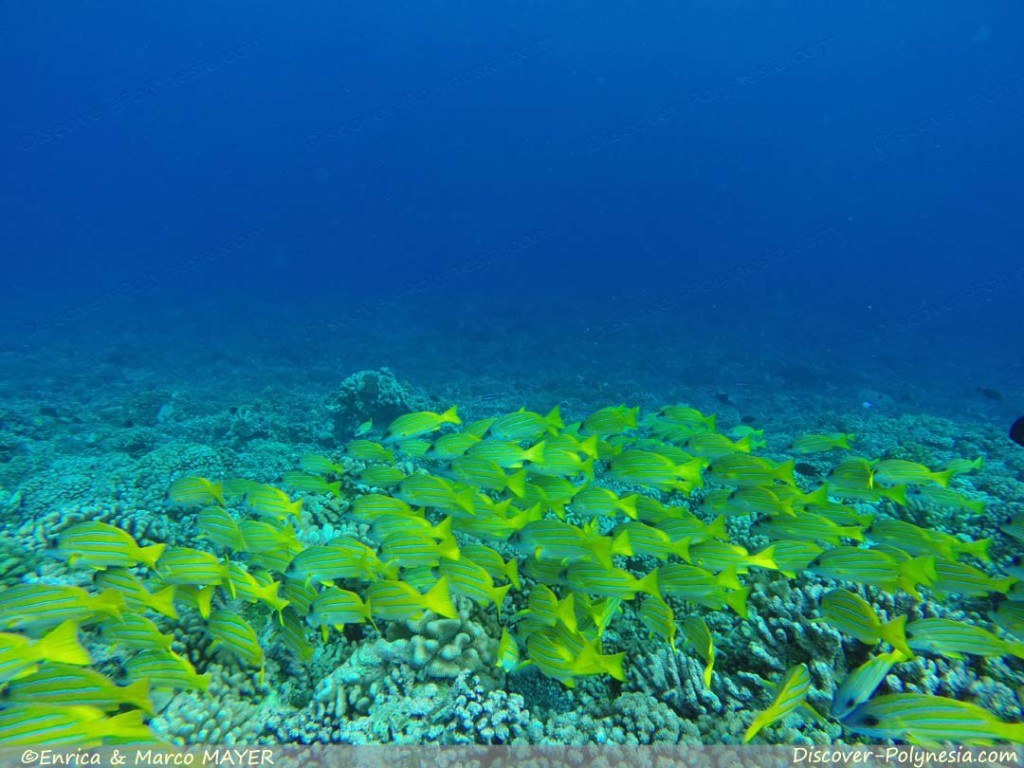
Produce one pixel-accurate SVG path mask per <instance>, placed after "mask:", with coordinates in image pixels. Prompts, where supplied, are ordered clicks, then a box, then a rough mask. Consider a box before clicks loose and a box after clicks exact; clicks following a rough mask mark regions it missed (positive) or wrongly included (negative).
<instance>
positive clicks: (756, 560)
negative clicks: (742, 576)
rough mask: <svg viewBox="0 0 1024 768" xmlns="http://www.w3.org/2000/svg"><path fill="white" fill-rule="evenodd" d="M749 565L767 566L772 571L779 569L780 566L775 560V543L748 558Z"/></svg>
mask: <svg viewBox="0 0 1024 768" xmlns="http://www.w3.org/2000/svg"><path fill="white" fill-rule="evenodd" d="M747 565H753V566H756V567H758V568H767V569H768V570H770V571H777V570H779V566H778V565H777V564H776V562H775V545H774V544H773V545H772V546H770V547H768V548H767V549H762V550H761V551H760V552H758V553H756V554H753V555H751V556H750V557H749V558H748V559H747Z"/></svg>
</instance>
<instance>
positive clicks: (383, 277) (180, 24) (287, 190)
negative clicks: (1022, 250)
mask: <svg viewBox="0 0 1024 768" xmlns="http://www.w3.org/2000/svg"><path fill="white" fill-rule="evenodd" d="M1019 13H1020V11H1019V9H1017V8H1016V7H1015V6H1014V5H1012V4H1009V3H998V2H994V3H971V4H966V3H964V4H947V5H944V6H942V7H939V8H936V7H934V6H927V7H925V6H918V5H916V4H902V5H901V6H900V7H898V8H893V7H892V6H891V4H887V3H868V4H862V5H860V6H858V7H857V8H850V7H848V6H846V5H845V4H841V3H821V4H817V5H816V7H815V8H814V9H813V10H811V9H801V10H799V11H798V10H794V9H793V8H792V7H791V6H789V5H787V4H782V3H761V4H757V5H756V6H752V5H749V4H745V3H735V2H734V3H725V4H698V3H655V4H651V5H649V6H645V7H643V8H633V7H630V8H623V7H618V6H614V5H609V6H608V7H604V8H602V7H594V6H593V5H592V4H589V3H560V4H558V5H557V7H551V6H549V5H547V4H542V3H515V4H512V3H508V4H503V3H498V4H487V5H486V6H484V5H480V6H473V5H470V4H452V3H434V2H425V3H415V4H391V3H384V4H374V5H373V6H371V7H357V6H356V5H355V4H349V3H342V4H337V5H334V4H310V5H309V6H306V7H303V8H302V9H298V10H296V9H291V8H287V9H286V8H283V7H279V6H277V5H275V4H269V3H266V4H264V3H256V4H246V5H244V6H243V5H241V4H232V3H217V4H213V5H212V6H210V7H207V8H204V9H202V10H200V9H198V8H196V7H192V8H185V9H181V8H175V7H172V6H169V5H165V4H146V5H144V6H138V5H132V4H114V5H111V6H108V7H107V8H106V10H105V11H104V12H102V13H98V12H97V11H96V9H95V8H92V7H88V8H86V7H84V6H77V5H75V4H72V3H68V4H60V5H57V6H53V5H48V6H46V7H45V8H44V7H37V6H33V5H24V4H23V5H21V6H18V7H15V6H12V7H10V8H8V9H7V11H6V14H5V15H6V16H7V22H6V23H5V24H4V28H5V30H6V31H5V32H4V33H3V37H4V45H3V46H2V51H3V53H2V54H0V56H2V62H0V63H2V65H3V67H4V70H5V71H7V72H8V73H10V75H11V76H10V77H9V78H8V87H7V89H6V91H7V95H6V98H5V102H6V104H5V108H6V111H7V119H6V120H4V122H3V128H2V130H3V134H4V135H3V136H2V146H3V148H4V150H3V152H4V161H3V167H4V186H5V188H6V193H7V194H6V195H5V198H6V204H5V205H4V206H3V211H2V214H0V215H2V217H3V218H2V229H3V232H4V244H5V245H4V250H5V258H4V262H5V282H6V285H7V291H6V295H7V298H6V301H5V302H4V306H3V308H2V311H3V314H4V327H5V329H6V330H7V331H8V332H9V333H8V334H7V337H8V338H9V339H11V340H13V341H14V342H15V343H16V344H21V345H25V346H29V347H33V346H38V345H40V344H45V343H47V340H48V339H50V338H54V339H56V338H60V337H61V336H62V335H63V334H82V335H85V336H86V337H88V338H90V339H92V340H94V341H95V340H96V339H97V338H99V337H103V336H104V335H107V334H108V333H109V332H110V330H109V329H112V328H118V329H121V330H122V332H124V333H126V334H127V335H128V341H129V342H130V340H131V339H130V337H131V335H132V333H138V334H140V335H139V338H138V341H139V342H140V343H141V344H142V345H143V346H150V345H148V344H146V343H145V337H144V334H146V333H154V334H159V335H160V336H161V338H162V341H161V346H167V345H171V346H174V347H180V350H181V351H180V352H179V354H180V355H182V356H185V357H182V361H183V364H184V363H185V362H186V361H187V350H188V349H189V348H190V347H209V346H211V345H214V344H218V343H221V344H229V343H230V342H229V341H228V340H229V339H232V338H234V339H240V340H242V341H244V340H245V339H246V338H247V337H251V336H252V335H253V334H255V333H256V330H255V329H256V328H258V327H260V326H261V324H263V323H265V324H266V328H267V329H266V331H265V332H266V333H268V334H271V335H274V336H275V337H276V340H277V342H278V343H281V344H284V345H286V346H287V345H292V346H295V345H302V344H310V345H312V346H310V347H309V348H308V349H309V351H310V353H311V354H312V353H314V350H319V352H317V354H320V353H327V354H330V350H331V349H332V348H333V347H334V346H335V345H336V344H338V343H341V342H340V341H339V338H340V337H341V336H346V335H349V334H351V335H352V336H353V337H356V338H358V336H359V335H360V334H361V332H362V331H363V330H365V329H366V326H373V329H372V330H373V332H374V334H375V338H376V347H375V350H374V352H373V353H372V354H368V355H367V358H368V362H372V360H371V359H370V358H376V359H377V360H379V361H380V362H382V363H384V362H390V363H392V364H396V363H395V361H394V360H393V359H391V360H389V359H388V358H389V357H390V355H389V354H388V351H387V344H388V343H390V342H392V341H393V342H395V343H396V344H401V343H402V341H403V337H405V336H406V335H409V334H411V335H414V336H416V335H421V334H422V335H424V336H425V337H429V339H430V341H429V346H430V349H429V350H423V352H424V353H425V354H429V355H431V356H434V357H436V358H438V359H444V360H447V361H452V360H453V359H454V358H457V359H458V361H457V364H460V365H467V366H469V367H472V366H473V364H474V360H478V361H479V362H480V363H485V362H487V363H494V364H496V365H506V366H510V367H528V366H531V365H534V364H536V363H537V362H539V361H538V359H537V358H536V357H535V356H536V355H541V356H542V357H541V360H543V361H544V362H545V363H546V364H551V365H557V364H558V361H559V360H561V359H563V358H564V356H565V355H572V354H574V353H578V354H580V355H582V356H584V357H586V358H593V360H594V363H595V370H601V371H603V372H604V375H606V376H608V377H610V378H614V377H615V376H616V375H617V374H618V373H619V372H620V371H621V369H622V368H623V367H624V366H631V365H636V364H637V360H636V359H634V358H635V356H637V353H642V354H640V355H639V356H640V357H643V358H645V359H646V364H648V365H650V366H652V367H653V368H654V369H655V370H656V369H657V367H658V365H659V363H660V362H670V361H678V360H679V359H680V358H687V359H688V360H690V362H691V363H692V362H693V358H695V357H699V356H700V355H701V354H704V353H706V352H711V353H714V354H726V355H727V356H728V357H730V358H731V359H733V360H734V361H735V363H736V366H737V367H739V368H744V367H749V368H750V369H751V370H753V369H755V368H760V367H766V368H768V369H771V368H772V366H774V365H779V364H783V363H784V362H792V363H794V364H801V365H810V366H813V367H815V368H816V369H820V371H821V373H822V375H834V376H836V377H838V378H844V377H863V378H864V379H865V381H869V382H871V383H872V384H873V385H874V386H876V387H878V386H880V385H881V384H882V383H884V382H885V381H887V380H890V377H892V376H900V377H903V382H902V383H903V386H904V387H905V388H906V389H909V390H918V391H919V394H921V395H923V394H924V393H926V392H939V391H941V392H942V394H943V395H944V396H946V397H947V398H948V399H949V400H950V401H951V403H952V407H954V408H955V407H956V405H955V401H956V400H957V399H958V398H959V397H966V396H969V394H970V393H971V392H973V388H974V387H976V386H987V387H993V388H997V389H1000V390H1006V391H1007V392H1011V391H1013V392H1016V393H1017V396H1018V398H1019V393H1020V376H1021V368H1020V366H1021V362H1022V361H1021V350H1022V349H1024V344H1022V338H1021V334H1022V333H1024V331H1022V328H1024V324H1022V323H1020V322H1019V317H1018V313H1019V297H1020V295H1021V286H1022V284H1024V276H1022V274H1021V268H1020V265H1019V254H1018V249H1019V246H1018V245H1017V244H1018V243H1019V242H1020V241H1022V240H1024V237H1022V235H1021V232H1020V231H1019V230H1020V227H1021V226H1022V225H1021V223H1020V217H1019V216H1018V215H1017V212H1018V210H1019V208H1020V203H1021V194H1022V193H1021V188H1020V185H1019V183H1018V181H1017V180H1018V179H1019V178H1020V177H1021V175H1022V174H1021V166H1022V157H1021V151H1022V150H1021V148H1020V145H1019V142H1017V141H1015V140H1014V137H1015V136H1016V131H1017V130H1018V129H1019V125H1020V120H1021V114H1022V113H1021V88H1022V86H1021V76H1022V72H1021V60H1020V57H1019V55H1018V47H1019V44H1020V40H1019V31H1018V26H1019V25H1018V24H1017V23H1016V22H1017V21H1019ZM238 238H241V239H244V241H245V242H244V245H243V246H242V247H238V248H235V249H232V248H231V246H230V243H232V242H233V241H234V240H235V239H238ZM520 239H527V240H529V241H530V244H529V245H528V246H526V247H522V248H518V249H517V248H515V246H516V243H517V242H518V241H519V240H520ZM495 254H497V255H496V256H495ZM359 307H369V308H370V309H364V310H362V312H361V313H360V314H358V316H357V317H356V318H355V319H354V320H351V321H348V320H347V315H346V313H349V312H351V311H352V310H353V308H359ZM339 316H340V319H341V321H343V323H344V325H345V327H344V328H342V329H341V333H340V334H339V332H338V331H337V330H331V326H330V325H327V324H329V323H330V322H331V319H332V318H339ZM198 318H203V319H202V320H201V321H200V320H199V319H198ZM193 323H194V324H195V325H193ZM196 325H199V326H202V329H203V330H201V329H200V328H199V327H196ZM143 329H144V330H143ZM435 331H436V332H435ZM37 333H38V334H39V335H36V334H37ZM376 334H381V336H379V337H378V336H376ZM523 337H525V339H524V338H523ZM219 338H220V339H221V341H220V342H218V339H219ZM87 346H88V345H87ZM723 383H724V382H723Z"/></svg>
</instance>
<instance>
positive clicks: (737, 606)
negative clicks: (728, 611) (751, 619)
mask: <svg viewBox="0 0 1024 768" xmlns="http://www.w3.org/2000/svg"><path fill="white" fill-rule="evenodd" d="M749 595H750V587H743V588H742V589H734V590H732V591H730V592H726V593H725V596H724V597H723V600H724V601H725V604H726V605H728V606H729V607H730V608H732V609H733V610H734V611H736V613H737V615H739V616H741V617H742V618H744V619H745V618H747V616H748V615H749V612H748V611H747V597H748V596H749Z"/></svg>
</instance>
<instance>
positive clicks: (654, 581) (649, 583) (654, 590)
mask: <svg viewBox="0 0 1024 768" xmlns="http://www.w3.org/2000/svg"><path fill="white" fill-rule="evenodd" d="M637 591H638V592H646V593H647V594H648V595H653V596H654V597H656V598H658V599H659V600H660V599H661V590H660V589H659V588H658V569H657V568H655V569H654V570H653V571H651V572H650V573H648V574H647V575H646V576H644V577H643V578H642V579H640V584H639V589H638V590H637Z"/></svg>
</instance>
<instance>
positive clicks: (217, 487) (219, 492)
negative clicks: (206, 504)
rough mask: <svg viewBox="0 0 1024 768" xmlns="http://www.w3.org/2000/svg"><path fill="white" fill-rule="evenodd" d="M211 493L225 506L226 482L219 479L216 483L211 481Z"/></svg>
mask: <svg viewBox="0 0 1024 768" xmlns="http://www.w3.org/2000/svg"><path fill="white" fill-rule="evenodd" d="M210 495H211V496H213V498H214V499H216V500H217V503H218V504H220V505H221V506H222V507H223V506H224V482H223V481H221V480H218V481H217V482H216V483H210Z"/></svg>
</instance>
